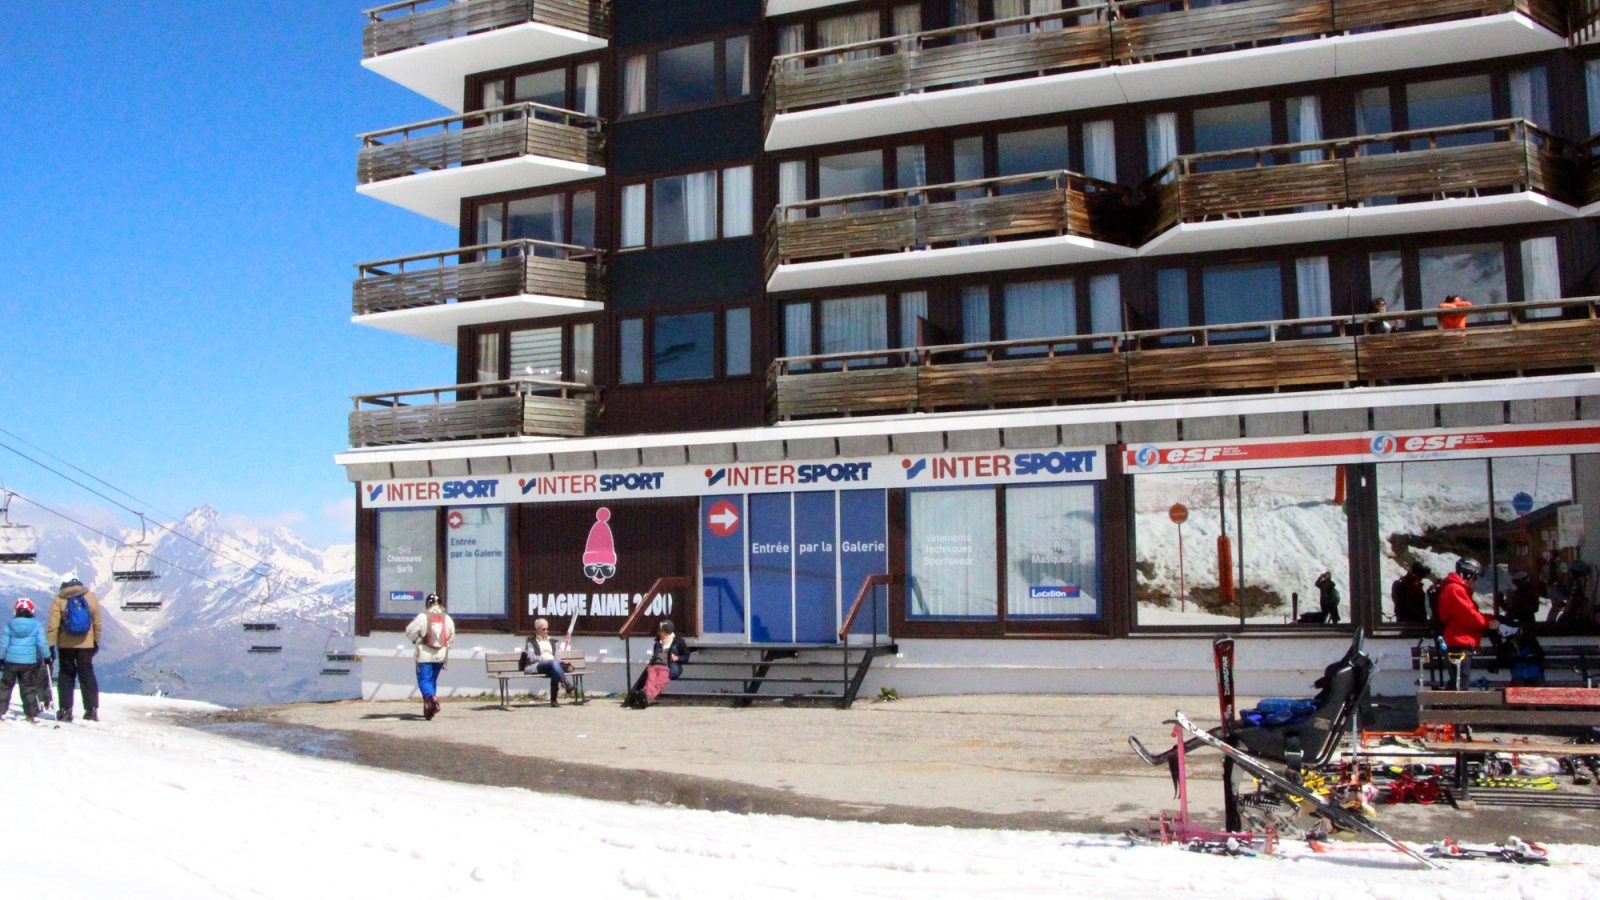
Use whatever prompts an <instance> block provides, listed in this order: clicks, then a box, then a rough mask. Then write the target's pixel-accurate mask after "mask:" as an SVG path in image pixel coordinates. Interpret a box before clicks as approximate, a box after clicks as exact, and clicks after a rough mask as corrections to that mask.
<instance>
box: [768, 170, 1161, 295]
mask: <svg viewBox="0 0 1600 900" xmlns="http://www.w3.org/2000/svg"><path fill="white" fill-rule="evenodd" d="M1126 200H1127V192H1126V190H1125V189H1124V188H1121V187H1119V186H1117V185H1114V184H1107V183H1105V182H1102V181H1095V180H1094V179H1092V178H1086V177H1084V176H1082V175H1078V174H1076V173H1073V172H1066V171H1060V172H1036V173H1033V174H1029V175H1012V176H1007V177H1004V178H985V179H980V180H977V181H963V182H957V183H953V184H942V185H934V186H931V187H914V188H900V189H898V190H893V191H876V192H872V193H866V194H850V195H848V196H842V197H829V198H826V199H822V200H807V201H804V202H800V203H789V204H782V205H779V206H778V207H777V209H776V210H774V211H773V214H772V218H771V220H770V221H769V222H768V224H767V244H766V262H767V290H769V291H793V290H805V289H810V288H821V287H837V286H841V285H847V284H866V283H872V282H878V281H891V280H897V279H902V278H925V277H932V276H938V275H961V274H965V273H969V272H986V271H993V270H996V269H1020V268H1027V267H1031V266H1046V265H1065V264H1070V263H1081V262H1092V261H1096V260H1106V259H1123V258H1127V257H1131V256H1133V255H1134V251H1133V250H1132V249H1131V248H1130V247H1128V246H1125V244H1126V242H1127V238H1126V237H1125V236H1124V235H1126V234H1127V233H1128V231H1129V229H1128V228H1127V227H1126V219H1127V215H1128V213H1129V212H1131V209H1130V207H1129V206H1128V205H1127V202H1126ZM808 216H809V217H808Z"/></svg>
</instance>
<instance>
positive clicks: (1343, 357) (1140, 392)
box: [1127, 338, 1358, 396]
mask: <svg viewBox="0 0 1600 900" xmlns="http://www.w3.org/2000/svg"><path fill="white" fill-rule="evenodd" d="M1127 361H1128V393H1130V394H1133V395H1136V396H1148V395H1152V394H1172V393H1190V392H1203V391H1208V390H1230V389H1237V388H1246V387H1248V388H1256V389H1269V390H1270V389H1276V388H1280V387H1289V386H1297V385H1309V384H1322V385H1328V384H1333V385H1346V384H1349V383H1350V382H1352V381H1355V380H1356V379H1357V377H1358V373H1357V370H1356V347H1355V344H1354V343H1353V342H1351V341H1350V340H1349V339H1347V338H1329V339H1327V340H1301V341H1271V342H1267V343H1249V344H1241V345H1238V346H1228V345H1225V344H1224V345H1221V346H1209V347H1186V348H1174V349H1170V350H1136V351H1133V352H1130V353H1128V354H1127Z"/></svg>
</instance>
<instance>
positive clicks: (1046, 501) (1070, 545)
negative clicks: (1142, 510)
mask: <svg viewBox="0 0 1600 900" xmlns="http://www.w3.org/2000/svg"><path fill="white" fill-rule="evenodd" d="M1098 492H1099V489H1098V488H1097V487H1095V486H1094V485H1092V484H1060V485H1048V486H1044V487H1009V488H1007V489H1006V616H1007V618H1013V619H1023V618H1028V619H1059V618H1093V619H1097V618H1099V617H1100V615H1101V607H1102V604H1101V598H1102V595H1101V592H1100V548H1099V543H1100V541H1099V534H1100V530H1099V522H1100V510H1099V506H1098V503H1097V500H1098V497H1097V496H1096V495H1097V494H1098Z"/></svg>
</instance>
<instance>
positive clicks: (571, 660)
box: [483, 650, 589, 709]
mask: <svg viewBox="0 0 1600 900" xmlns="http://www.w3.org/2000/svg"><path fill="white" fill-rule="evenodd" d="M556 658H557V659H559V660H561V668H563V669H565V670H566V672H567V677H568V678H570V679H572V684H573V687H575V688H577V695H578V702H579V703H587V702H589V695H588V693H587V692H586V691H584V689H583V676H585V675H587V674H589V664H588V661H586V660H585V659H584V658H583V651H582V650H557V651H556ZM483 668H484V671H485V672H487V673H488V675H489V677H490V678H494V679H497V680H499V682H500V708H501V709H505V708H508V707H509V706H510V705H511V679H513V678H539V679H543V680H548V679H549V676H548V675H535V674H530V673H528V672H524V671H522V651H520V650H513V651H511V652H509V653H485V654H484V655H483Z"/></svg>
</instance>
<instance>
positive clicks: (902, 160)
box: [894, 144, 928, 204]
mask: <svg viewBox="0 0 1600 900" xmlns="http://www.w3.org/2000/svg"><path fill="white" fill-rule="evenodd" d="M894 177H895V187H899V188H912V187H927V186H928V158H927V153H925V152H924V150H923V147H922V145H921V144H911V145H908V146H905V147H896V148H895V151H894ZM909 202H910V203H912V204H915V203H917V202H918V198H916V197H912V198H911V199H910V201H909Z"/></svg>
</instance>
